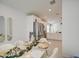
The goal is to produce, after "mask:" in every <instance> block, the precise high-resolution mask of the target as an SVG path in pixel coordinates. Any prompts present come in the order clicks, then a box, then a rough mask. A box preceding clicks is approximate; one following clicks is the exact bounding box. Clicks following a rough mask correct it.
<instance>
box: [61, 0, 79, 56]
mask: <svg viewBox="0 0 79 59" xmlns="http://www.w3.org/2000/svg"><path fill="white" fill-rule="evenodd" d="M62 9H63V12H62V13H63V44H62V45H63V53H64V55H65V56H72V55H74V54H78V55H79V0H63V6H62Z"/></svg>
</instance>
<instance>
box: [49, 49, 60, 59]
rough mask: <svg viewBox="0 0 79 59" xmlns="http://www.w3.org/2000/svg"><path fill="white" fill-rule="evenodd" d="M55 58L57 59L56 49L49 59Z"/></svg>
mask: <svg viewBox="0 0 79 59" xmlns="http://www.w3.org/2000/svg"><path fill="white" fill-rule="evenodd" d="M57 57H58V48H54V50H53V52H52V55H51V56H50V58H57Z"/></svg>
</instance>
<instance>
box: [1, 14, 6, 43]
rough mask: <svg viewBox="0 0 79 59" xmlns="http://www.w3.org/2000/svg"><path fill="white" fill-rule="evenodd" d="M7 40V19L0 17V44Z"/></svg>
mask: <svg viewBox="0 0 79 59" xmlns="http://www.w3.org/2000/svg"><path fill="white" fill-rule="evenodd" d="M4 40H5V19H4V17H3V16H0V42H2V41H4Z"/></svg>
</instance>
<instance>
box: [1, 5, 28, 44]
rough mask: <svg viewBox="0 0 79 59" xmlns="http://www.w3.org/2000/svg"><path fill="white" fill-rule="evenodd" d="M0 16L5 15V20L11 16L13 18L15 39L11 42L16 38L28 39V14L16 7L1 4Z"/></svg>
mask: <svg viewBox="0 0 79 59" xmlns="http://www.w3.org/2000/svg"><path fill="white" fill-rule="evenodd" d="M0 16H4V17H5V20H7V19H8V18H9V17H11V18H12V33H13V39H12V41H10V43H11V42H15V41H16V40H26V19H27V17H26V14H24V13H23V12H21V11H19V10H16V9H15V8H11V7H9V6H7V5H4V4H0ZM6 43H8V42H6Z"/></svg>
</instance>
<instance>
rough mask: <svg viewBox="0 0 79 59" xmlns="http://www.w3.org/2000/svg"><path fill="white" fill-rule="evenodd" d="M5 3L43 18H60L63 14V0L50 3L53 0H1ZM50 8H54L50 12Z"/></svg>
mask: <svg viewBox="0 0 79 59" xmlns="http://www.w3.org/2000/svg"><path fill="white" fill-rule="evenodd" d="M0 1H1V2H2V3H3V4H6V5H9V6H11V7H13V8H16V9H19V10H21V11H23V12H25V13H26V14H35V15H37V16H39V17H41V18H42V19H48V18H60V17H61V15H62V1H61V0H55V1H56V3H55V4H53V5H50V1H51V0H0ZM49 8H51V9H52V11H51V12H49Z"/></svg>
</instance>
